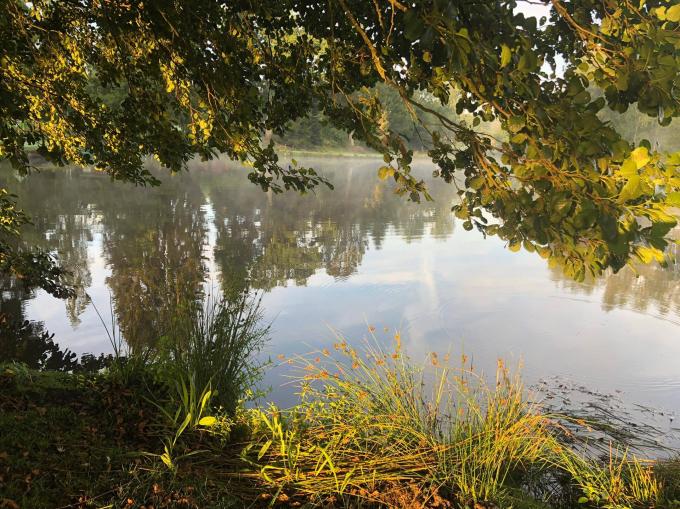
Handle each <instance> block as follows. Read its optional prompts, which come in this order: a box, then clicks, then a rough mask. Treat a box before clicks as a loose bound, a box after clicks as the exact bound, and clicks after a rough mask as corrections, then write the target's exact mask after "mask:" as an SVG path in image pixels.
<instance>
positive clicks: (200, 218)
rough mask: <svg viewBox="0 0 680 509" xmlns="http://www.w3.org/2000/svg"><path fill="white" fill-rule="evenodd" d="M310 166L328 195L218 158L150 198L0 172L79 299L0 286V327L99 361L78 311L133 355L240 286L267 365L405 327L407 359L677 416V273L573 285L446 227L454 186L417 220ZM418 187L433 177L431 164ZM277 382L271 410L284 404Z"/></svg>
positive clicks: (652, 269) (359, 185) (98, 178)
mask: <svg viewBox="0 0 680 509" xmlns="http://www.w3.org/2000/svg"><path fill="white" fill-rule="evenodd" d="M305 163H310V164H314V165H315V166H316V167H320V168H323V170H324V173H325V175H326V176H327V177H328V178H329V179H330V180H331V181H332V182H333V183H334V185H335V190H334V191H330V190H327V189H319V190H317V192H316V193H311V194H308V195H305V196H299V195H294V194H284V195H273V194H271V193H263V192H262V191H260V190H259V188H257V187H255V186H253V185H252V184H250V183H249V182H248V181H247V179H246V175H245V174H246V172H245V171H243V170H242V169H241V168H237V167H235V166H233V165H231V164H230V163H226V162H224V161H213V162H211V163H206V164H199V163H196V164H194V165H193V166H192V168H191V171H190V172H188V173H183V174H179V175H175V176H170V175H168V174H166V173H164V172H162V171H161V170H160V169H157V168H156V169H154V170H153V171H155V172H157V173H158V175H159V176H160V178H161V179H162V180H163V184H162V186H160V187H158V188H151V189H149V188H135V187H134V186H131V185H126V184H121V183H112V182H111V181H110V180H109V179H108V178H107V177H105V176H102V175H99V174H95V173H90V172H86V171H81V170H68V169H58V170H47V169H46V170H43V171H42V172H40V173H36V174H33V175H31V176H29V177H28V178H25V179H17V178H16V177H15V176H14V175H13V174H12V173H11V172H10V171H9V170H8V169H7V168H4V169H2V170H1V171H0V185H3V186H6V187H8V188H9V189H10V190H11V191H13V192H15V193H16V194H18V195H19V198H20V204H21V205H22V206H23V208H24V209H25V210H26V212H27V213H28V214H30V215H31V216H32V218H33V222H34V225H33V227H31V228H30V229H29V230H27V232H26V237H25V238H26V241H27V242H30V243H31V244H34V245H39V246H42V247H44V248H46V249H49V250H53V251H55V252H57V253H58V254H59V256H60V258H61V260H62V262H63V263H64V264H65V265H66V266H67V267H68V268H70V269H71V270H72V272H73V274H74V277H75V278H76V280H77V281H79V282H81V283H82V288H83V289H82V290H81V291H80V292H79V294H78V295H77V296H76V297H75V298H73V299H71V300H69V301H66V302H65V303H64V302H63V301H59V300H56V299H53V298H51V297H49V296H48V295H46V294H44V292H37V293H33V294H27V293H26V292H25V291H24V290H23V289H22V287H21V285H18V284H17V282H16V281H11V280H8V279H4V280H1V281H0V290H1V291H2V301H1V302H0V314H4V315H5V316H7V317H11V319H12V321H13V323H23V321H24V320H26V319H30V320H34V321H36V322H35V323H34V324H32V325H31V327H32V329H31V330H30V331H29V332H30V334H29V333H28V332H27V334H29V335H31V336H32V337H37V338H39V337H43V336H41V335H42V334H43V333H44V332H45V331H50V333H55V334H56V335H55V339H56V341H57V342H58V343H59V344H61V345H62V346H63V347H64V348H69V349H71V350H72V351H74V352H76V353H78V354H81V353H84V352H95V353H97V354H98V353H99V352H106V351H109V349H110V347H109V345H108V339H107V337H106V331H105V330H104V328H103V326H102V324H101V323H100V321H99V318H98V316H97V314H96V313H95V312H94V310H93V308H92V304H91V303H90V301H89V297H88V296H91V297H92V300H93V301H94V303H95V304H96V305H97V306H98V308H99V310H100V311H101V312H102V313H103V314H104V315H105V316H104V318H105V321H106V320H108V316H106V315H107V309H108V308H109V299H111V303H112V312H113V315H114V316H115V321H116V322H117V324H118V327H119V328H120V330H121V332H122V334H123V335H124V337H125V338H126V340H127V341H128V342H129V343H130V345H131V346H132V347H133V348H135V347H137V346H140V345H148V344H153V343H154V342H155V341H156V340H157V339H158V338H159V336H161V335H162V334H163V333H164V330H165V329H166V327H167V326H168V324H169V323H170V322H171V319H172V316H173V312H174V309H175V308H176V306H177V305H178V304H180V303H181V302H182V300H183V299H185V298H186V297H187V296H192V295H198V294H200V293H201V292H205V291H208V290H209V289H210V288H211V287H218V289H220V290H222V291H224V292H227V293H228V292H236V291H240V290H241V289H243V288H244V287H245V286H246V285H249V286H251V287H253V288H255V289H259V290H262V291H264V292H265V299H264V301H263V304H264V307H265V310H266V311H267V312H268V318H269V319H272V320H274V330H275V334H274V338H273V341H272V344H271V347H270V353H271V354H272V356H274V355H275V354H277V353H286V354H289V353H292V352H303V351H306V350H308V349H311V348H315V347H316V346H320V347H321V346H328V344H329V343H330V342H332V341H333V339H332V337H331V336H332V334H331V333H329V331H328V329H327V325H331V326H334V327H337V328H339V329H341V330H342V331H343V332H345V333H346V334H347V335H348V336H349V337H350V338H358V339H359V340H360V339H361V337H362V336H363V335H365V333H366V328H367V327H366V325H367V323H366V322H367V321H370V322H372V323H374V324H375V325H377V326H378V327H379V330H382V326H388V327H390V328H393V327H400V328H401V330H402V332H403V338H404V344H405V346H406V347H407V348H408V349H409V350H410V351H411V352H413V354H414V357H416V358H418V357H419V356H424V355H425V354H426V353H427V352H428V351H433V350H436V351H453V352H454V353H455V352H456V351H460V350H463V349H464V350H465V351H466V352H468V353H470V354H473V355H474V356H475V358H476V359H477V363H478V365H479V364H482V365H484V364H485V363H486V364H487V365H489V366H493V364H494V363H495V359H496V357H497V356H499V355H505V356H507V355H510V356H513V355H514V356H515V358H518V357H521V358H524V359H525V361H526V366H527V372H528V374H529V375H530V376H533V377H534V378H536V379H538V378H540V377H542V376H546V375H559V374H568V375H571V376H572V377H574V378H575V379H576V380H579V381H583V382H585V383H589V382H592V383H594V384H598V385H599V387H602V388H606V389H609V388H611V389H617V388H624V389H626V388H632V389H631V391H638V392H636V393H635V394H637V395H638V396H637V397H640V398H643V399H644V398H652V399H653V398H656V401H659V402H662V403H663V404H666V405H671V406H673V407H674V408H677V409H680V368H678V367H677V362H674V359H677V358H678V356H680V341H678V339H679V338H680V335H679V334H678V331H680V329H678V326H679V325H680V271H679V270H678V266H677V265H676V266H673V267H670V268H667V269H664V268H661V267H658V266H653V265H650V266H644V267H640V268H639V269H638V271H639V276H636V275H635V274H634V273H633V272H632V271H630V270H629V269H625V270H623V271H621V272H620V273H619V274H616V275H608V276H606V277H604V278H601V279H598V280H590V281H586V282H585V283H574V282H573V281H571V280H568V279H565V278H564V277H563V276H562V275H561V273H560V272H559V271H558V269H555V270H550V269H548V268H547V265H546V264H545V261H544V260H542V259H540V258H539V257H538V256H537V255H535V254H530V253H525V252H520V253H511V252H510V251H508V250H507V249H506V248H505V247H504V245H503V243H502V242H501V241H500V240H499V239H496V238H489V239H483V238H482V237H481V236H480V235H479V234H478V233H477V232H467V231H465V230H464V229H462V228H460V229H456V228H455V222H454V217H453V215H452V214H451V213H450V209H451V206H452V204H453V203H454V202H455V200H456V199H457V197H456V189H455V187H454V186H452V185H449V186H447V185H443V184H441V182H438V183H436V184H433V186H432V190H433V195H434V198H435V201H434V202H431V203H423V204H420V205H417V204H412V203H408V202H406V201H405V200H404V199H403V198H400V197H397V196H395V195H394V194H393V193H392V192H391V190H390V183H389V182H382V181H379V180H377V179H376V175H375V168H376V166H377V165H379V162H378V161H376V160H364V159H340V160H324V161H305ZM416 172H418V173H419V174H420V175H422V176H423V177H424V178H425V179H426V180H431V179H430V178H429V177H428V175H429V174H430V172H431V168H429V167H428V166H427V165H425V164H423V165H422V166H420V167H417V168H416ZM676 234H677V232H676ZM64 306H65V308H64ZM630 310H632V311H635V313H630ZM657 318H662V320H657ZM392 330H393V329H390V331H392ZM390 334H392V332H390V333H389V334H388V337H389V336H390ZM5 336H7V335H5ZM9 344H10V343H9V341H8V340H7V337H3V338H2V341H0V356H3V357H4V358H7V357H8V356H11V355H12V354H11V352H10V350H11V348H10V347H9V346H7V345H9ZM3 345H4V346H7V348H4V349H3ZM12 348H14V350H16V348H15V347H12ZM274 376H275V375H271V378H270V379H269V380H268V383H271V385H272V386H274V387H275V390H274V394H273V397H275V398H279V399H285V391H286V390H289V389H285V388H284V389H278V387H279V386H280V380H278V379H276V378H274ZM604 386H606V387H604Z"/></svg>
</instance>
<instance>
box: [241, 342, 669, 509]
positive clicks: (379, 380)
mask: <svg viewBox="0 0 680 509" xmlns="http://www.w3.org/2000/svg"><path fill="white" fill-rule="evenodd" d="M397 338H398V336H397ZM334 347H335V348H334V350H335V352H334V353H333V354H331V352H329V351H328V350H324V351H322V352H319V354H318V355H317V356H312V358H308V357H305V358H297V359H292V360H291V361H289V362H291V363H292V364H293V365H294V366H296V367H297V368H298V369H299V370H301V374H300V376H299V381H300V395H301V402H300V404H299V405H298V406H296V407H294V408H293V409H290V410H285V411H284V410H281V409H278V408H276V407H270V408H268V409H254V410H252V411H250V412H249V413H248V415H249V418H250V419H251V422H250V426H251V428H252V430H253V438H252V440H251V442H250V443H249V444H248V445H247V446H246V448H245V451H244V457H245V458H246V459H247V460H248V461H250V462H251V465H253V466H254V467H255V468H257V470H258V472H259V477H260V479H261V480H262V481H264V482H265V483H266V484H268V485H269V486H270V487H271V488H272V490H274V492H275V493H279V494H280V493H284V494H291V493H297V494H305V495H306V496H307V497H310V499H312V500H315V501H316V502H318V503H321V501H324V500H326V501H327V500H341V499H345V498H346V497H350V498H356V499H361V500H364V501H365V502H370V503H375V504H379V505H387V506H390V505H394V504H395V500H397V501H399V502H398V504H397V505H399V504H406V503H407V501H408V505H407V506H408V507H440V506H453V507H473V506H474V507H478V508H479V507H498V506H500V507H509V506H513V507H519V506H522V505H523V506H526V507H541V504H549V505H548V506H549V507H573V506H574V505H579V506H581V507H583V506H585V507H611V508H614V507H616V508H623V507H657V506H658V503H659V501H660V499H661V484H660V482H659V481H658V480H657V479H656V477H655V476H654V473H653V470H652V468H651V466H650V464H647V463H643V462H641V461H639V460H637V459H636V458H629V457H628V456H627V455H626V454H625V453H621V454H618V455H617V454H615V453H614V452H612V456H611V459H610V461H609V462H608V463H605V462H603V461H601V460H599V459H597V458H592V457H588V456H585V455H582V454H579V453H577V452H576V450H575V448H574V447H573V444H570V443H569V441H568V440H565V432H566V429H565V428H564V427H563V426H562V425H561V424H560V420H559V416H553V415H549V414H544V413H543V412H542V411H541V408H540V407H539V406H538V405H536V404H534V403H531V402H529V401H528V400H527V397H526V396H527V395H526V391H525V390H524V387H523V385H522V382H521V379H520V377H519V376H518V375H517V374H513V373H511V371H510V370H509V369H508V368H507V367H506V366H505V365H504V364H503V363H502V362H499V365H498V369H497V372H496V377H495V379H494V380H492V381H491V382H487V380H486V379H485V378H484V377H483V376H481V375H479V374H478V373H475V372H474V370H472V368H471V367H470V366H469V365H467V364H466V359H464V358H463V359H462V361H461V364H460V366H459V367H455V368H454V367H451V366H450V363H449V359H448V358H447V357H446V356H445V357H442V358H440V357H438V356H437V355H435V354H432V355H431V357H430V359H429V363H430V364H431V366H430V367H429V368H428V369H425V368H424V367H415V366H414V365H413V364H411V363H410V362H409V360H408V358H407V357H405V356H404V355H403V354H402V352H401V351H400V346H399V344H398V341H397V347H396V349H395V350H394V351H393V352H390V353H385V352H384V351H383V350H381V349H380V348H379V347H370V348H368V349H367V351H365V352H359V351H357V350H355V349H353V348H352V347H350V346H349V345H348V344H347V342H346V341H344V340H341V341H340V342H338V343H336V344H335V345H334ZM536 479H540V482H541V483H544V484H545V483H550V484H553V485H556V484H559V485H560V486H559V489H554V490H550V491H549V492H546V493H548V494H546V493H544V494H543V495H541V496H540V497H532V496H531V491H530V489H529V487H530V484H531V483H532V482H536V481H535V480H536ZM518 494H520V496H519V499H518ZM288 496H289V495H286V497H288ZM532 498H533V500H532ZM518 500H520V501H521V502H519V501H518ZM533 504H535V505H533Z"/></svg>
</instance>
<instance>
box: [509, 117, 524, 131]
mask: <svg viewBox="0 0 680 509" xmlns="http://www.w3.org/2000/svg"><path fill="white" fill-rule="evenodd" d="M524 126H525V121H524V117H521V116H519V115H516V116H514V117H511V118H510V120H508V130H509V131H510V132H511V133H516V132H519V131H520V130H521V129H522V128H523V127H524Z"/></svg>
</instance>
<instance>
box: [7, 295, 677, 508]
mask: <svg viewBox="0 0 680 509" xmlns="http://www.w3.org/2000/svg"><path fill="white" fill-rule="evenodd" d="M269 332H270V331H269V327H268V326H267V325H264V324H262V320H261V314H260V309H259V301H258V300H257V298H256V297H253V296H252V295H251V294H249V293H248V292H244V293H241V294H239V295H237V296H235V297H232V298H231V299H225V300H220V301H210V300H208V301H207V302H200V301H199V302H195V303H190V304H186V305H184V306H182V307H180V308H179V309H178V312H177V318H176V320H174V322H173V323H172V324H170V325H169V327H168V333H167V334H166V335H164V336H163V337H162V338H160V339H159V341H158V343H157V344H156V345H154V346H153V349H151V348H149V349H145V350H143V351H140V350H136V351H134V352H132V351H129V350H128V349H127V348H126V347H125V344H124V343H123V341H122V340H121V338H120V337H119V336H118V335H117V333H116V330H115V326H114V327H113V329H112V330H111V331H109V333H110V338H111V341H112V344H113V345H114V355H113V356H112V357H111V359H110V362H109V363H108V366H107V367H106V368H104V369H100V370H98V371H96V372H93V373H86V372H61V373H59V372H50V371H36V370H32V369H29V368H27V367H26V366H25V365H22V364H19V363H7V364H4V365H2V366H0V507H2V508H3V509H5V508H9V509H15V508H17V507H21V508H23V507H27V508H28V507H30V508H43V507H45V508H53V507H74V508H89V507H98V508H104V507H107V508H114V507H116V508H117V507H128V508H132V507H137V508H142V507H144V508H147V509H148V508H151V507H153V508H161V507H196V508H199V507H200V508H208V507H211V508H212V507H215V508H227V507H230V508H231V507H234V508H236V507H310V508H311V507H327V508H331V507H343V508H350V507H356V508H364V507H400V508H434V507H438V508H447V507H451V508H468V507H469V508H475V509H486V508H510V507H512V508H518V509H519V508H525V509H539V508H553V507H554V508H567V507H584V508H618V509H623V508H640V509H641V508H657V507H658V508H662V507H663V508H666V507H667V508H677V507H680V502H678V500H680V459H678V458H677V457H670V458H667V459H663V460H657V461H653V460H649V459H645V458H642V457H639V456H637V455H636V454H634V452H633V451H632V449H628V448H626V446H625V445H624V444H621V443H617V442H616V441H614V440H604V439H602V438H601V435H598V434H597V433H594V430H595V429H596V428H597V423H595V422H589V421H587V420H577V419H573V418H569V417H568V416H564V415H556V414H553V413H551V412H550V411H549V410H546V409H544V408H542V407H541V406H540V405H539V404H536V403H532V402H531V401H530V400H529V399H528V394H527V391H526V390H525V388H524V387H523V385H522V380H521V378H520V376H519V374H518V373H515V372H514V371H513V370H511V369H509V368H508V367H507V366H505V365H504V364H503V363H502V362H500V361H499V364H498V369H497V372H496V376H495V378H492V379H488V378H487V377H484V376H482V375H481V374H479V373H476V372H475V371H474V370H473V369H472V367H471V366H470V364H469V363H468V361H467V359H466V358H465V357H462V358H460V359H451V358H449V356H448V355H437V354H435V353H432V354H430V356H429V357H428V359H427V362H426V363H417V362H413V361H411V360H410V359H409V358H408V356H407V354H406V352H404V351H403V350H402V345H401V338H400V336H399V334H398V333H396V334H394V335H393V337H392V338H390V341H389V344H383V343H381V342H380V341H378V340H377V339H376V338H375V335H374V329H372V328H371V329H370V333H371V334H370V336H371V338H372V339H369V340H367V342H366V343H365V345H364V347H363V348H361V349H355V348H354V347H353V346H352V345H350V344H349V343H348V342H347V341H346V340H345V339H343V338H338V339H337V342H336V343H334V344H332V345H329V347H328V348H325V349H322V350H321V351H319V352H316V353H313V354H310V355H307V356H301V357H293V358H286V357H285V356H283V355H281V356H279V357H278V358H277V359H276V360H275V362H277V363H281V364H283V365H286V366H287V367H288V368H289V370H290V373H291V375H292V376H293V378H294V380H295V384H296V385H295V386H296V389H297V392H298V394H299V401H298V403H297V404H296V405H295V406H293V407H292V408H287V409H282V408H278V407H277V406H276V405H274V404H272V403H269V404H267V403H252V402H254V401H255V400H257V401H264V400H265V399H266V398H264V397H263V396H264V395H263V394H259V393H258V392H257V391H256V389H255V387H257V382H258V381H259V380H260V379H261V376H262V373H263V370H264V369H266V368H267V365H263V364H258V363H257V362H256V361H255V359H256V356H257V355H256V354H257V353H258V352H259V351H260V349H261V348H262V346H263V345H264V344H265V341H266V339H267V337H268V335H269ZM248 401H251V403H250V404H247V402H248ZM596 437H598V438H596Z"/></svg>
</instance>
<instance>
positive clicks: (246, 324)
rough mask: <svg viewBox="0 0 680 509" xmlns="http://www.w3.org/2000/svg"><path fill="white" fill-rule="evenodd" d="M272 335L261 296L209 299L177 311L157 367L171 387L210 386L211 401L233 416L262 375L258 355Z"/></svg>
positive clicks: (160, 347)
mask: <svg viewBox="0 0 680 509" xmlns="http://www.w3.org/2000/svg"><path fill="white" fill-rule="evenodd" d="M268 336H269V326H268V325H263V324H262V313H261V311H260V299H259V298H258V297H255V296H253V295H251V294H250V292H248V291H242V292H240V293H238V294H236V295H234V296H229V297H221V298H215V297H212V296H208V297H206V298H205V300H203V301H198V302H190V303H186V304H185V305H184V306H183V307H182V308H179V309H178V312H177V316H176V319H175V320H173V322H172V323H171V324H170V326H169V330H168V332H167V334H166V335H165V336H164V337H163V338H162V340H161V341H160V342H159V345H158V356H159V362H158V366H157V367H158V369H160V371H161V376H162V377H163V378H165V379H166V380H168V383H169V384H170V386H172V387H174V385H175V383H176V381H177V380H184V381H189V380H190V381H191V383H189V382H186V385H187V387H193V388H194V389H195V390H197V391H204V390H205V388H207V387H210V390H211V400H212V402H213V403H214V404H216V405H218V406H221V407H222V408H223V409H224V411H225V412H226V413H227V414H233V413H234V412H235V411H236V408H237V407H238V405H239V402H240V401H241V400H242V399H243V398H244V397H245V396H246V394H247V393H248V392H249V391H250V389H251V388H252V387H253V386H254V385H255V384H256V382H257V381H258V380H259V378H260V376H261V374H262V369H263V366H262V364H261V363H260V362H258V360H257V359H256V358H255V356H256V354H257V353H258V352H259V351H260V349H261V348H262V347H263V345H264V344H265V342H266V341H267V339H268ZM194 399H195V400H200V398H199V397H195V398H194Z"/></svg>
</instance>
